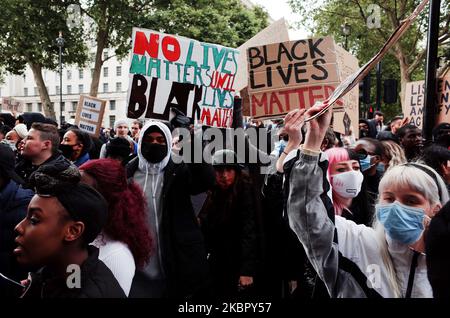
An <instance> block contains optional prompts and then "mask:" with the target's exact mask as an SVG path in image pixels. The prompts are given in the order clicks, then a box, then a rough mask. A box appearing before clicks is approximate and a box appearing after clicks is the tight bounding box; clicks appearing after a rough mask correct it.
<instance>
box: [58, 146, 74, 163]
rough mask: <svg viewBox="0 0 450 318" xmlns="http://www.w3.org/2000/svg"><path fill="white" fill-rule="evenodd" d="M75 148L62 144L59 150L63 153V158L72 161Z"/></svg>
mask: <svg viewBox="0 0 450 318" xmlns="http://www.w3.org/2000/svg"><path fill="white" fill-rule="evenodd" d="M73 146H75V145H63V144H60V145H59V150H60V151H61V152H62V154H63V156H64V157H66V158H67V159H69V160H72V156H73V152H74V150H73Z"/></svg>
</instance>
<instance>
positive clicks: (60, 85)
mask: <svg viewBox="0 0 450 318" xmlns="http://www.w3.org/2000/svg"><path fill="white" fill-rule="evenodd" d="M62 120H63V115H62V46H61V45H60V46H59V126H60V127H61V125H62V123H63V122H62Z"/></svg>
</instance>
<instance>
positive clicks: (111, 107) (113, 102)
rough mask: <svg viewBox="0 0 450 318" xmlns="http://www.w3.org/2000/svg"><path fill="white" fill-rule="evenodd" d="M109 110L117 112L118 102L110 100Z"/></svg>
mask: <svg viewBox="0 0 450 318" xmlns="http://www.w3.org/2000/svg"><path fill="white" fill-rule="evenodd" d="M109 109H110V110H116V101H115V100H110V101H109Z"/></svg>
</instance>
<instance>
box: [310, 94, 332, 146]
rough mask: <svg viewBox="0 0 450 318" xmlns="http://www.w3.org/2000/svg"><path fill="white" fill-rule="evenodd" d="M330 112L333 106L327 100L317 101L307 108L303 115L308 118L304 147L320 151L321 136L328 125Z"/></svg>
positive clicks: (322, 136) (323, 135)
mask: <svg viewBox="0 0 450 318" xmlns="http://www.w3.org/2000/svg"><path fill="white" fill-rule="evenodd" d="M327 110H331V111H327ZM332 113H333V106H331V107H330V106H329V105H328V102H327V101H325V102H323V103H321V102H317V103H316V104H315V105H314V106H313V107H311V108H310V109H308V110H307V112H306V114H305V115H306V117H307V118H308V119H309V122H308V123H309V125H308V130H307V132H306V137H305V143H304V148H306V149H309V150H312V151H320V146H321V145H322V141H323V138H324V137H325V133H326V132H327V129H328V127H329V126H330V122H331V115H332ZM305 121H306V120H305Z"/></svg>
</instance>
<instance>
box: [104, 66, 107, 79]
mask: <svg viewBox="0 0 450 318" xmlns="http://www.w3.org/2000/svg"><path fill="white" fill-rule="evenodd" d="M103 77H108V68H107V67H104V68H103Z"/></svg>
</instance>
